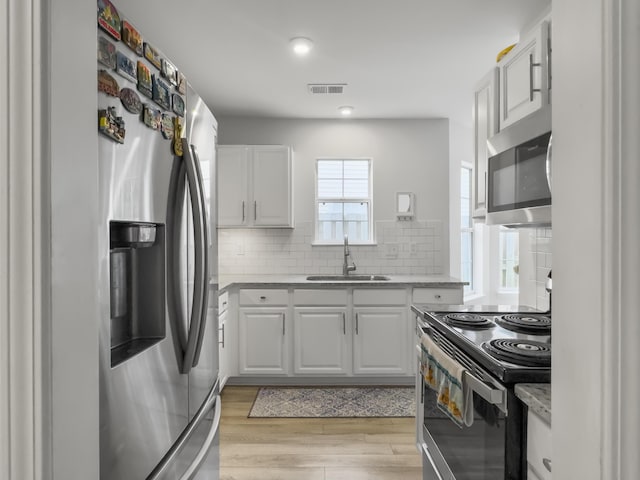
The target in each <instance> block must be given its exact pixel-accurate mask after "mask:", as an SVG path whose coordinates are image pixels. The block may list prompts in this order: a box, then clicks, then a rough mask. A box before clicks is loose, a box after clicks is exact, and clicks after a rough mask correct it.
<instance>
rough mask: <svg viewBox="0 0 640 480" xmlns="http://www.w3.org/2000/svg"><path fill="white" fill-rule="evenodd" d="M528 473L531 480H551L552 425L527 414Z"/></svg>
mask: <svg viewBox="0 0 640 480" xmlns="http://www.w3.org/2000/svg"><path fill="white" fill-rule="evenodd" d="M527 472H528V477H527V478H528V479H529V480H531V479H533V480H551V478H552V477H551V425H549V424H548V423H546V422H545V421H544V420H543V419H542V418H540V417H539V416H538V415H536V414H535V413H532V412H531V411H529V413H528V414H527Z"/></svg>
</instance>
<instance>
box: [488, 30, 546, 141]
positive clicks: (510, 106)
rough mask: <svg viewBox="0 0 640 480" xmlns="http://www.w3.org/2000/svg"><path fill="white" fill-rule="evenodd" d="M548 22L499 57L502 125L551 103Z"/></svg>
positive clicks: (504, 125)
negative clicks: (500, 58)
mask: <svg viewBox="0 0 640 480" xmlns="http://www.w3.org/2000/svg"><path fill="white" fill-rule="evenodd" d="M547 45H548V23H547V22H542V23H541V24H540V25H539V26H538V27H537V28H535V29H534V30H533V31H532V32H531V33H530V34H529V35H528V36H525V37H524V38H523V39H522V40H521V41H520V43H519V44H518V45H517V46H516V47H515V48H514V49H513V50H511V51H510V52H509V53H508V54H507V55H505V57H504V58H503V59H502V60H500V63H499V68H500V128H501V129H503V128H504V127H507V126H509V125H511V124H513V123H515V122H516V121H518V120H520V119H521V118H524V117H525V116H527V115H529V114H530V113H533V112H535V111H536V110H538V109H540V108H542V107H543V106H546V105H548V103H549V88H550V85H549V81H548V69H547V68H548V56H549V52H548V49H547Z"/></svg>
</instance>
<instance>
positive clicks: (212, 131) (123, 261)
mask: <svg viewBox="0 0 640 480" xmlns="http://www.w3.org/2000/svg"><path fill="white" fill-rule="evenodd" d="M98 4H99V6H100V4H101V2H100V1H99V2H98ZM103 5H104V4H103ZM109 5H110V4H109ZM110 13H111V12H110ZM120 16H121V17H122V12H120ZM131 23H132V24H133V21H131ZM98 36H99V39H98V40H99V42H98V43H99V45H102V46H103V47H104V46H105V45H106V44H105V42H104V40H107V41H108V42H110V43H111V45H115V46H116V48H117V51H120V52H121V53H124V54H126V55H127V56H128V57H130V58H131V59H132V60H134V61H135V62H144V63H145V64H146V65H147V68H149V70H150V71H151V72H155V74H156V75H159V74H160V71H159V69H157V68H156V67H155V66H154V64H152V63H151V62H149V61H148V60H147V59H146V58H145V57H144V56H142V57H140V56H137V55H136V54H135V52H133V51H132V50H131V49H130V48H129V47H128V46H126V45H125V44H124V43H123V42H119V41H117V40H116V39H115V38H113V37H112V36H110V35H109V34H108V33H106V31H103V30H102V29H99V32H98ZM100 37H102V38H103V40H100ZM145 41H146V39H145ZM103 53H104V52H103ZM155 53H156V54H157V55H158V56H161V52H159V51H157V50H155ZM163 58H164V59H165V60H166V57H163ZM103 60H104V59H103ZM154 69H155V70H154ZM98 70H106V71H107V73H108V74H109V75H110V76H111V77H112V78H115V79H117V83H118V88H119V89H120V91H121V90H122V89H123V88H129V89H131V90H133V91H134V92H136V93H137V94H138V95H139V98H140V99H141V101H142V103H144V104H147V105H148V106H149V107H153V108H154V109H160V110H161V108H160V107H159V106H158V105H154V102H153V100H152V98H147V97H145V96H144V95H142V94H141V93H140V92H139V91H138V90H137V82H135V81H134V79H128V78H125V77H123V76H120V75H117V73H118V72H115V71H112V70H115V69H109V67H108V66H106V67H105V65H104V63H101V62H99V63H98ZM103 75H104V74H103ZM171 88H177V86H176V87H171ZM107 90H108V89H107ZM181 97H182V99H183V100H184V103H185V105H183V106H184V107H185V108H184V116H183V121H184V133H183V135H182V138H177V139H173V138H172V136H171V135H163V133H167V132H164V131H163V132H161V131H160V130H156V129H154V128H152V126H148V125H147V124H145V123H144V122H143V119H142V114H136V113H130V112H129V111H128V110H127V109H125V108H124V100H123V101H122V102H121V100H120V98H119V97H116V96H114V95H113V92H105V91H100V92H99V93H98V109H99V110H102V111H103V112H104V111H105V110H108V109H109V108H111V109H112V110H109V114H110V115H111V116H112V118H113V119H117V122H118V125H122V123H124V131H125V135H124V139H123V141H122V143H121V142H120V140H122V139H121V138H120V136H117V138H114V137H113V135H111V136H109V135H99V162H100V166H99V171H100V179H99V186H100V187H99V191H98V192H97V195H99V196H100V201H101V209H100V210H101V217H100V219H99V222H98V223H97V225H96V228H97V229H99V231H100V239H101V240H100V254H101V259H100V265H101V268H100V270H101V273H100V277H101V282H100V285H101V287H100V298H101V308H100V312H101V319H100V320H101V326H100V478H101V479H102V480H143V479H148V480H156V479H171V480H176V479H184V480H186V479H192V478H195V479H207V480H212V479H218V477H219V473H218V471H219V460H218V458H219V457H218V445H219V443H218V426H219V421H220V412H221V405H220V403H221V402H220V399H219V396H218V393H219V392H218V326H217V323H218V319H217V242H216V228H215V224H216V221H215V214H216V210H217V209H216V208H215V202H216V192H215V188H214V186H215V171H216V165H215V151H216V129H217V122H216V120H215V118H214V116H213V114H212V113H211V112H210V111H209V109H208V108H207V107H206V105H205V104H204V102H203V101H202V99H201V98H199V97H198V95H197V94H196V93H195V91H193V89H192V88H191V87H190V86H189V85H187V89H186V91H185V94H184V95H181ZM129 106H130V107H131V105H129ZM165 113H166V114H167V115H171V116H172V118H175V116H177V115H176V114H175V113H172V112H171V110H168V111H167V110H166V109H165ZM103 133H104V132H103ZM166 137H168V138H166ZM174 142H178V146H179V147H182V150H183V154H182V156H181V157H179V156H176V155H175V154H174ZM78 161H82V159H78Z"/></svg>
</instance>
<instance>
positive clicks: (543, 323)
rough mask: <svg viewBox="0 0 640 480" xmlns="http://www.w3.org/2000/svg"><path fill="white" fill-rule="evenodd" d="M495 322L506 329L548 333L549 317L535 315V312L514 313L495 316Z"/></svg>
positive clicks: (520, 331)
mask: <svg viewBox="0 0 640 480" xmlns="http://www.w3.org/2000/svg"><path fill="white" fill-rule="evenodd" d="M495 320H496V323H497V324H498V325H500V326H501V327H503V328H506V329H507V330H511V331H513V332H519V333H527V334H530V335H550V334H551V317H548V316H547V315H536V314H535V313H516V314H510V315H500V316H498V317H496V318H495Z"/></svg>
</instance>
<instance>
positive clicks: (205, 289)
mask: <svg viewBox="0 0 640 480" xmlns="http://www.w3.org/2000/svg"><path fill="white" fill-rule="evenodd" d="M184 141H185V142H186V140H184ZM191 160H192V161H193V166H194V170H195V174H196V180H197V182H198V187H199V188H198V193H199V194H200V195H199V196H200V215H201V218H202V237H201V239H202V244H201V245H200V247H201V249H202V255H201V257H200V258H201V259H202V265H201V268H202V270H201V271H202V279H201V288H202V296H201V304H202V308H201V310H200V322H199V330H198V339H197V342H196V350H195V353H194V357H193V366H194V367H195V366H196V365H198V361H199V360H200V352H201V351H202V342H203V341H204V332H205V330H206V327H207V308H208V304H209V285H208V282H209V250H208V248H209V235H208V230H209V229H208V224H209V220H208V218H207V206H206V200H205V198H204V180H203V179H202V171H201V170H200V159H199V158H198V151H197V150H196V147H195V145H191ZM194 301H195V299H194Z"/></svg>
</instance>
